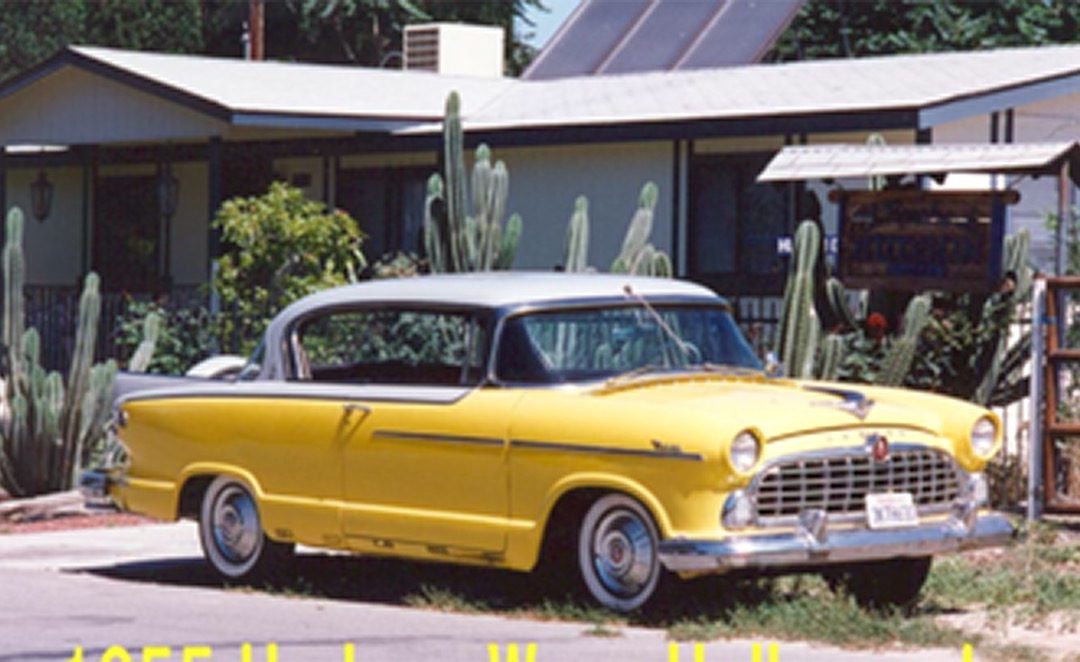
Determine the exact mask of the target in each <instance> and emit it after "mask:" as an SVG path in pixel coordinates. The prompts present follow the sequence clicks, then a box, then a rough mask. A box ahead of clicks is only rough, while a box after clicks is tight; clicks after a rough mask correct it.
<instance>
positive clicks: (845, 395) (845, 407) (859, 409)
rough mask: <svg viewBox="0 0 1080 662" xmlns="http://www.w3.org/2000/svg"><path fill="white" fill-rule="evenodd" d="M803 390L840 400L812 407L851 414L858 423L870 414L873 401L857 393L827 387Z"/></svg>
mask: <svg viewBox="0 0 1080 662" xmlns="http://www.w3.org/2000/svg"><path fill="white" fill-rule="evenodd" d="M803 388H804V389H806V390H807V391H814V392H815V393H825V394H827V395H835V396H836V397H838V398H840V401H839V402H838V401H836V400H826V401H821V402H814V403H813V405H814V406H815V407H832V408H833V409H839V410H840V411H844V412H847V413H849V414H851V415H852V416H854V417H855V418H857V419H859V420H860V421H861V420H864V419H865V418H866V417H867V416H868V415H869V414H870V409H871V408H872V407H873V406H874V401H873V400H871V399H870V398H868V397H866V396H865V395H863V394H862V393H859V392H858V391H849V390H847V389H842V388H829V387H827V386H804V387H803Z"/></svg>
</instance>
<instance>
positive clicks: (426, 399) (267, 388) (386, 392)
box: [118, 380, 474, 406]
mask: <svg viewBox="0 0 1080 662" xmlns="http://www.w3.org/2000/svg"><path fill="white" fill-rule="evenodd" d="M473 390H474V387H471V386H470V387H465V386H405V385H399V384H328V383H317V382H281V381H261V382H215V381H211V380H206V381H202V382H201V383H200V382H196V383H195V384H190V385H183V386H175V387H167V388H153V389H147V390H145V391H137V392H134V393H131V394H129V395H125V396H124V397H122V398H121V399H120V401H119V403H118V406H123V405H124V404H126V403H128V402H136V401H139V400H163V399H173V398H295V399H299V400H341V401H346V400H347V401H369V402H408V403H413V402H415V403H421V404H431V405H450V404H454V403H455V402H458V401H459V400H461V399H462V398H464V397H465V396H467V395H468V394H469V393H471V392H472V391H473Z"/></svg>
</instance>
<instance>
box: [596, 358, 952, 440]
mask: <svg viewBox="0 0 1080 662" xmlns="http://www.w3.org/2000/svg"><path fill="white" fill-rule="evenodd" d="M887 391H888V389H880V388H874V387H861V385H858V384H834V383H822V382H803V381H797V380H790V379H769V378H764V377H760V376H753V377H742V376H740V377H735V376H722V375H713V374H704V375H702V374H694V375H677V376H669V375H664V376H650V377H643V378H638V379H634V380H631V381H629V382H627V383H622V384H618V385H614V386H611V385H606V386H602V387H600V388H598V389H596V390H595V391H594V395H595V396H597V397H603V398H609V399H612V400H616V401H622V402H625V403H627V404H628V405H637V406H647V407H652V406H662V407H663V408H665V409H671V410H682V411H687V412H691V411H692V412H693V413H694V414H697V413H699V412H708V413H713V414H717V415H721V416H723V417H725V419H726V422H729V423H735V422H736V421H738V423H737V425H738V426H740V427H754V428H757V429H758V430H759V431H760V432H761V434H762V435H763V436H764V437H765V438H766V439H767V440H776V439H782V438H784V437H788V436H791V435H796V434H800V433H806V432H808V431H813V430H820V429H841V428H849V427H867V426H872V427H905V428H915V429H919V430H923V431H926V432H929V433H931V434H941V432H942V427H943V422H942V419H941V416H940V415H939V414H938V413H936V412H935V411H933V410H932V409H931V408H927V407H917V406H912V404H911V403H909V402H900V401H897V400H898V399H893V398H890V397H889V394H888V392H887Z"/></svg>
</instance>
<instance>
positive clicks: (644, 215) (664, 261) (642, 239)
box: [611, 182, 673, 278]
mask: <svg viewBox="0 0 1080 662" xmlns="http://www.w3.org/2000/svg"><path fill="white" fill-rule="evenodd" d="M659 194H660V189H659V188H658V187H657V186H656V184H654V183H653V182H645V185H644V186H642V187H641V194H640V195H639V196H638V208H637V211H636V212H634V216H633V218H631V219H630V226H629V227H628V228H627V229H626V236H625V237H624V238H623V243H622V249H621V250H620V251H619V254H618V256H616V257H615V261H614V262H612V263H611V273H616V274H632V275H635V276H659V277H662V278H670V277H671V275H672V271H673V270H672V267H671V258H670V257H668V256H667V254H666V253H664V252H663V251H659V250H657V249H656V247H655V246H653V245H652V244H650V243H649V235H650V234H651V233H652V224H653V215H654V214H655V213H656V201H657V198H658V197H659Z"/></svg>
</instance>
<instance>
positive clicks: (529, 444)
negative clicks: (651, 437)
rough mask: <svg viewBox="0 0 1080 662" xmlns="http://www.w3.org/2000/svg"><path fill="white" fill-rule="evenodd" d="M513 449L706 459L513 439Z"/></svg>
mask: <svg viewBox="0 0 1080 662" xmlns="http://www.w3.org/2000/svg"><path fill="white" fill-rule="evenodd" d="M510 447H511V448H524V449H532V450H548V451H562V452H566V453H588V454H592V455H620V456H630V457H648V458H656V459H662V460H689V461H691V462H704V461H705V458H704V457H702V456H701V454H700V453H686V452H684V451H681V450H679V451H672V450H666V449H665V448H661V449H652V450H649V449H644V448H608V447H603V446H588V445H585V444H575V443H566V442H555V441H531V440H528V439H511V440H510Z"/></svg>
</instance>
